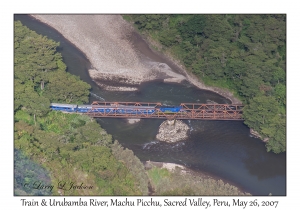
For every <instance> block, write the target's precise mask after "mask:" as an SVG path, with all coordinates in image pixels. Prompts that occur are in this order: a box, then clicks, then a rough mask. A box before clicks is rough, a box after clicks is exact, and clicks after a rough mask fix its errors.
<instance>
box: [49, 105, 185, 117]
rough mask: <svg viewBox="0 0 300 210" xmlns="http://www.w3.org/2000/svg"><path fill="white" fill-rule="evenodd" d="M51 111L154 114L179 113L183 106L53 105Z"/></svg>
mask: <svg viewBox="0 0 300 210" xmlns="http://www.w3.org/2000/svg"><path fill="white" fill-rule="evenodd" d="M50 109H52V110H56V111H63V112H75V113H76V112H79V113H87V112H89V113H93V112H101V113H117V114H152V113H154V112H155V111H157V110H160V111H161V112H164V113H177V112H179V111H180V110H181V109H182V107H181V106H139V107H136V106H124V105H119V106H115V105H106V106H103V105H101V106H95V105H76V104H59V103H51V104H50Z"/></svg>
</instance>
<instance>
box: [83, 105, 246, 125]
mask: <svg viewBox="0 0 300 210" xmlns="http://www.w3.org/2000/svg"><path fill="white" fill-rule="evenodd" d="M91 105H92V108H91V109H90V110H89V111H88V112H87V113H85V114H86V115H89V116H91V117H95V118H102V117H108V118H135V119H139V118H159V119H199V120H243V118H242V113H243V110H242V109H243V107H244V106H243V105H241V104H197V103H181V104H180V106H181V107H182V108H181V109H180V111H178V112H163V111H161V109H160V107H161V106H162V104H161V103H151V102H103V101H94V102H93V103H92V104H91ZM108 106H109V107H110V109H109V110H104V111H98V110H99V109H101V108H103V109H105V108H107V107H108ZM129 110H130V111H131V113H129V112H130V111H129ZM153 110H154V111H153Z"/></svg>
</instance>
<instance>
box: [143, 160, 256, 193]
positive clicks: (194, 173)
mask: <svg viewBox="0 0 300 210" xmlns="http://www.w3.org/2000/svg"><path fill="white" fill-rule="evenodd" d="M141 162H142V163H143V165H144V167H145V170H146V171H147V170H150V169H151V168H152V167H157V168H160V169H164V168H165V169H167V170H168V171H169V172H171V173H173V172H174V171H175V170H176V168H179V169H180V170H181V175H182V176H185V174H190V175H192V176H194V177H200V178H201V179H212V180H215V181H219V180H221V181H222V182H224V184H229V185H230V186H234V187H236V188H237V189H238V190H239V192H241V193H244V194H245V195H246V196H248V195H251V194H250V193H248V192H246V191H245V190H243V189H242V188H241V187H239V186H237V185H236V184H234V183H232V182H229V181H227V180H224V179H221V178H219V177H217V176H213V175H210V174H208V173H205V172H203V171H196V170H193V169H190V168H187V167H186V166H184V165H180V164H177V163H169V162H156V161H150V160H148V161H141Z"/></svg>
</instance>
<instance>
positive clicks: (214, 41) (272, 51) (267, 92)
mask: <svg viewBox="0 0 300 210" xmlns="http://www.w3.org/2000/svg"><path fill="white" fill-rule="evenodd" d="M126 19H129V20H131V21H133V22H134V24H135V25H136V26H137V28H138V29H139V30H140V31H141V32H143V33H145V34H147V35H150V37H152V38H153V39H154V40H156V41H158V42H159V44H160V46H162V50H163V51H166V52H169V53H171V54H172V55H173V56H175V57H176V58H177V59H178V60H180V62H181V63H182V64H183V65H184V66H185V67H186V69H188V70H189V71H190V72H192V73H193V74H195V75H197V76H198V77H199V78H200V79H201V80H202V81H204V82H205V83H206V84H209V85H216V86H220V87H223V88H228V89H230V90H231V91H233V92H234V93H235V95H236V96H237V97H239V98H241V99H242V100H243V101H244V103H245V104H246V106H245V112H244V119H245V124H247V125H248V126H249V127H250V128H254V129H255V130H256V131H258V132H259V134H260V135H261V136H262V138H268V139H269V140H268V142H267V144H266V147H267V150H268V151H273V152H275V153H280V152H284V151H285V150H286V148H285V141H286V138H285V136H286V120H285V119H286V16H285V15H275V14H274V15H180V14H176V15H130V16H126ZM271 104H272V105H271Z"/></svg>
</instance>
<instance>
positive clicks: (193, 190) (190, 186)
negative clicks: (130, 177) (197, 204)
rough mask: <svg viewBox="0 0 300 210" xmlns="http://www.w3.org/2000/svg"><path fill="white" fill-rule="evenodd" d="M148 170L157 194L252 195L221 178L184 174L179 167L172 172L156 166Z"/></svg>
mask: <svg viewBox="0 0 300 210" xmlns="http://www.w3.org/2000/svg"><path fill="white" fill-rule="evenodd" d="M147 172H148V175H149V178H150V181H151V184H152V186H153V187H154V190H155V195H166V196H172V195H186V196H193V195H250V194H247V193H246V194H245V193H242V192H240V191H239V189H238V188H236V187H234V186H231V185H229V184H227V183H226V184H225V183H224V182H223V181H221V180H218V181H216V180H214V179H211V178H205V179H204V178H201V177H200V176H194V175H192V174H190V173H185V174H184V175H182V170H181V169H180V168H178V167H176V168H175V171H172V172H170V171H168V170H167V169H165V168H157V167H155V166H154V167H152V168H151V169H150V170H149V171H147ZM183 176H184V178H183Z"/></svg>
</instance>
